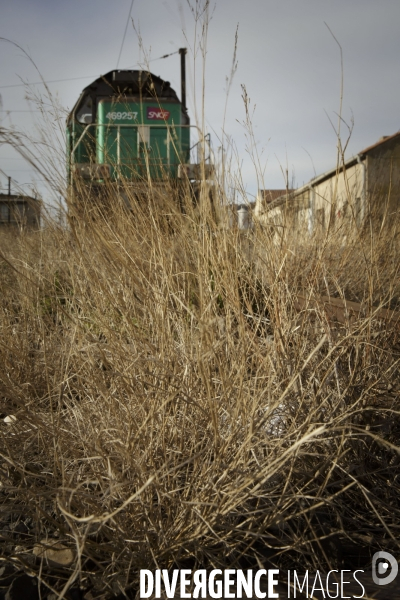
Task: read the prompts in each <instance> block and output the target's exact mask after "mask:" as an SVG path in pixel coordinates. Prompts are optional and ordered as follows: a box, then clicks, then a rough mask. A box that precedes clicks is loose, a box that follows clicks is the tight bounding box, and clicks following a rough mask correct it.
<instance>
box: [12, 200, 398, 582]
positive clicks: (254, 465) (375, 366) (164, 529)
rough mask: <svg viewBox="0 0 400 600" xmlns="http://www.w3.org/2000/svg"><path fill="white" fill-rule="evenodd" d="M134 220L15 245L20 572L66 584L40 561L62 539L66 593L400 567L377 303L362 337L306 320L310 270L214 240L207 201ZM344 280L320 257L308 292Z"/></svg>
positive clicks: (387, 338) (390, 381)
mask: <svg viewBox="0 0 400 600" xmlns="http://www.w3.org/2000/svg"><path fill="white" fill-rule="evenodd" d="M81 194H84V190H81ZM82 197H83V196H82ZM87 200H88V201H89V199H87ZM117 200H118V199H117V198H115V203H114V207H113V211H112V214H111V215H110V214H107V215H105V214H104V213H102V212H101V210H100V211H99V212H96V211H94V212H96V214H93V211H92V212H91V213H90V216H89V217H85V216H84V215H83V214H81V217H80V219H79V221H75V222H74V223H73V225H72V227H68V228H66V229H62V228H60V227H58V226H55V225H54V224H53V225H52V226H50V225H48V226H47V227H46V228H45V229H43V230H42V231H39V232H32V233H27V234H25V235H20V236H18V237H17V238H15V236H14V235H13V234H10V238H9V239H8V240H7V236H6V235H5V234H2V247H1V254H2V275H1V276H2V283H1V285H2V296H1V307H0V310H1V313H0V314H1V325H0V326H1V332H2V334H1V342H0V353H1V359H0V362H1V364H2V369H1V377H0V393H1V398H2V411H3V417H4V416H6V415H14V416H15V417H16V421H14V422H13V423H12V424H11V425H10V424H5V423H3V424H2V425H1V430H0V433H1V459H2V467H1V469H2V471H1V473H2V475H1V479H2V488H1V493H0V501H1V505H2V514H3V515H4V514H5V515H7V514H9V515H10V519H11V521H12V523H13V524H15V522H18V521H19V520H20V521H23V522H24V523H27V522H28V524H29V527H28V528H27V529H26V531H25V533H23V534H22V533H20V534H18V533H16V532H15V529H14V530H13V528H12V527H11V528H10V531H9V534H8V535H3V537H4V538H5V539H4V543H3V544H2V555H3V560H11V561H13V562H14V564H19V565H23V567H24V568H25V569H28V570H29V571H34V572H36V573H39V572H40V576H41V578H42V579H43V580H44V581H46V582H47V583H48V584H50V585H51V584H52V579H51V573H52V571H51V567H49V566H48V565H47V564H46V561H40V560H38V559H36V562H34V561H33V560H32V550H33V548H34V545H35V544H37V543H38V542H40V541H41V540H44V539H53V540H54V539H58V540H59V541H61V542H62V543H63V544H64V545H65V546H67V547H70V548H71V549H73V551H74V557H75V558H74V562H73V564H72V565H71V566H70V567H69V571H68V572H67V569H64V571H63V572H62V573H59V574H58V575H59V576H61V577H64V578H65V581H67V580H68V578H69V583H68V585H67V587H68V586H69V585H70V584H72V582H73V581H80V582H81V583H82V585H85V586H94V587H95V588H97V589H98V590H102V591H108V592H109V593H111V592H113V593H115V592H116V591H117V590H119V589H124V590H128V589H130V588H131V587H132V589H135V586H136V584H137V577H138V569H140V568H141V567H143V568H157V567H160V568H169V567H172V566H173V565H180V566H182V565H188V564H189V565H192V566H193V568H195V567H200V566H206V567H207V566H208V567H211V566H219V567H225V568H226V567H227V566H228V565H250V564H254V565H257V564H263V565H265V564H275V565H279V567H280V568H282V569H283V568H285V567H290V568H294V566H296V565H301V567H302V568H305V567H306V566H308V567H309V568H314V569H315V568H319V569H323V568H328V567H329V568H334V567H339V568H340V565H341V564H343V561H345V565H346V568H351V567H350V566H349V565H350V564H358V563H360V562H361V563H362V561H363V560H364V561H367V562H368V561H369V556H370V554H371V553H372V552H373V550H375V549H377V548H385V549H389V550H391V551H392V552H395V553H396V552H397V545H398V542H397V540H396V537H397V536H396V533H397V529H398V526H399V522H400V511H399V504H398V496H399V493H398V492H399V483H398V477H397V470H398V436H399V421H398V393H399V390H400V387H399V386H400V381H399V373H398V359H399V346H398V340H397V330H396V329H395V328H394V327H393V326H392V324H390V323H380V322H377V321H376V319H374V318H373V317H371V316H369V315H370V313H369V312H368V311H369V310H370V307H368V302H367V299H368V298H367V299H366V316H365V317H364V318H362V319H359V320H357V321H356V322H353V323H352V324H350V323H349V324H348V326H340V327H339V325H338V324H334V323H330V322H328V321H327V320H326V318H325V316H324V313H323V311H322V310H321V311H318V310H317V309H312V310H311V309H310V310H308V311H303V313H301V314H300V315H299V313H298V312H296V311H295V310H294V304H293V300H294V294H295V291H294V290H296V288H297V285H298V269H299V264H297V263H296V257H295V256H293V254H290V253H289V254H290V256H291V258H290V261H289V260H287V257H288V253H287V252H286V251H285V248H283V247H281V248H280V249H277V248H276V247H273V246H270V245H269V240H268V237H267V236H266V234H265V233H264V232H263V231H262V229H260V228H256V229H255V230H254V231H253V232H252V233H249V234H245V235H243V233H240V232H238V231H237V230H234V229H227V228H223V227H219V226H217V225H216V224H215V222H214V221H213V220H212V219H210V218H209V215H208V212H207V210H206V206H207V203H206V202H205V203H204V209H203V210H197V211H193V212H191V213H186V214H183V213H181V212H179V211H177V210H176V204H174V203H173V200H171V206H170V211H169V213H168V214H165V213H164V214H160V212H158V211H157V206H156V205H154V203H153V202H152V198H151V190H150V191H149V198H148V201H147V202H143V201H142V202H141V203H136V204H135V201H134V199H132V204H134V207H133V211H132V214H127V212H126V210H125V209H124V207H123V206H122V205H121V206H118V202H117ZM378 249H379V246H377V251H378ZM303 250H304V249H303ZM301 255H302V256H303V253H301ZM373 256H374V260H375V261H377V260H378V257H377V255H376V254H374V255H373ZM301 260H302V261H304V258H302V259H301ZM357 260H358V261H359V264H360V265H361V264H363V265H364V268H367V267H368V265H367V264H366V263H365V261H366V257H365V255H363V254H362V253H360V252H359V253H358V254H357V248H353V261H355V263H356V261H357ZM302 264H303V263H302ZM342 268H343V266H342V263H341V255H340V254H338V255H337V260H336V261H335V260H334V259H333V258H332V257H330V258H329V261H328V260H325V257H324V256H323V255H322V256H319V259H318V261H317V263H316V264H314V265H313V266H312V267H311V266H310V268H309V269H308V271H306V270H305V269H303V273H304V279H303V281H302V287H303V289H306V290H307V293H308V294H309V296H310V298H312V296H313V294H314V291H318V290H319V285H322V281H323V278H324V277H326V276H327V274H328V276H329V277H330V278H331V280H332V281H340V277H342V276H343V272H342ZM369 272H370V278H371V280H372V281H374V276H375V275H374V274H376V273H377V271H376V270H375V269H373V268H370V269H369ZM347 273H348V271H347ZM347 276H348V277H351V274H350V273H348V275H347ZM379 277H380V279H384V273H383V272H382V270H381V271H380V273H379ZM386 291H389V290H386ZM383 297H385V300H387V298H386V296H385V294H383ZM53 585H54V582H53Z"/></svg>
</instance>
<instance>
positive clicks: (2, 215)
mask: <svg viewBox="0 0 400 600" xmlns="http://www.w3.org/2000/svg"><path fill="white" fill-rule="evenodd" d="M9 217H10V208H9V206H8V204H0V221H7V222H8V220H9Z"/></svg>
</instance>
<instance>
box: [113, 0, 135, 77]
mask: <svg viewBox="0 0 400 600" xmlns="http://www.w3.org/2000/svg"><path fill="white" fill-rule="evenodd" d="M133 3H134V0H132V2H131V7H130V9H129V14H128V18H127V20H126V25H125V31H124V37H123V38H122V43H121V48H120V49H119V55H118V60H117V69H118V65H119V61H120V58H121V54H122V48H123V47H124V42H125V38H126V32H127V31H128V25H129V19H130V18H131V12H132V8H133Z"/></svg>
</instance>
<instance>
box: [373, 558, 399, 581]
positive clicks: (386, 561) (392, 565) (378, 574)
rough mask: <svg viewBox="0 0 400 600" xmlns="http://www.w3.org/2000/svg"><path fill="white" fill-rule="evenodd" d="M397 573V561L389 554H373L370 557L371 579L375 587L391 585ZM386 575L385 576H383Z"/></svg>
mask: <svg viewBox="0 0 400 600" xmlns="http://www.w3.org/2000/svg"><path fill="white" fill-rule="evenodd" d="M398 571H399V565H398V563H397V560H396V559H395V557H394V556H392V554H389V552H384V551H383V550H382V551H381V552H375V554H374V556H373V557H372V579H373V580H374V583H376V585H387V584H388V583H392V581H394V579H395V578H396V576H397V573H398ZM385 575H386V576H385Z"/></svg>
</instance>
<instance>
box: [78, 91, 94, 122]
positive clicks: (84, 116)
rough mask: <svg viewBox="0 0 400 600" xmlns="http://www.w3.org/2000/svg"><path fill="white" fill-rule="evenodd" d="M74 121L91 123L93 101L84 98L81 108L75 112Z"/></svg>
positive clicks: (89, 98)
mask: <svg viewBox="0 0 400 600" xmlns="http://www.w3.org/2000/svg"><path fill="white" fill-rule="evenodd" d="M76 119H77V121H79V123H84V124H88V123H93V101H92V99H91V97H90V96H86V97H85V98H84V99H83V101H82V104H81V106H80V107H79V108H78V110H77V112H76Z"/></svg>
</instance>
